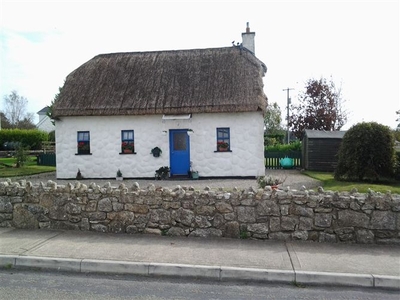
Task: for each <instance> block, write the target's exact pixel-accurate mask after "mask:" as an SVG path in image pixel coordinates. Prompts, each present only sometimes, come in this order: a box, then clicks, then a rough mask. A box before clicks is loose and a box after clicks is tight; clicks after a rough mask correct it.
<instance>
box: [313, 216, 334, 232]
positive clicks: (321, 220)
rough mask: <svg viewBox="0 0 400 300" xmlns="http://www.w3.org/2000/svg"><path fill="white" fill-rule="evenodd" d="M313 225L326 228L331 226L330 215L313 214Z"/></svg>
mask: <svg viewBox="0 0 400 300" xmlns="http://www.w3.org/2000/svg"><path fill="white" fill-rule="evenodd" d="M314 224H315V226H317V227H322V228H328V227H330V226H331V225H332V215H331V214H326V213H317V214H315V219H314Z"/></svg>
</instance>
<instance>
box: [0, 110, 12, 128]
mask: <svg viewBox="0 0 400 300" xmlns="http://www.w3.org/2000/svg"><path fill="white" fill-rule="evenodd" d="M0 122H1V124H0V125H1V126H0V129H9V128H11V124H10V121H8V119H7V117H6V115H5V114H4V113H3V112H2V111H0Z"/></svg>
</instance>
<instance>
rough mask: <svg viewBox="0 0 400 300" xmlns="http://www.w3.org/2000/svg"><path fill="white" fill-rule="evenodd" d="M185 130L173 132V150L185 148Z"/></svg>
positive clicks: (183, 149)
mask: <svg viewBox="0 0 400 300" xmlns="http://www.w3.org/2000/svg"><path fill="white" fill-rule="evenodd" d="M186 140H187V133H186V132H176V133H174V150H175V151H185V150H186V147H187V145H186Z"/></svg>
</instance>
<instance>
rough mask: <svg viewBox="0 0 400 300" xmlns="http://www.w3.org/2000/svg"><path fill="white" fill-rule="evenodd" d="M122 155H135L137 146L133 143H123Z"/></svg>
mask: <svg viewBox="0 0 400 300" xmlns="http://www.w3.org/2000/svg"><path fill="white" fill-rule="evenodd" d="M121 149H122V153H133V152H134V151H135V144H134V143H133V142H122V144H121Z"/></svg>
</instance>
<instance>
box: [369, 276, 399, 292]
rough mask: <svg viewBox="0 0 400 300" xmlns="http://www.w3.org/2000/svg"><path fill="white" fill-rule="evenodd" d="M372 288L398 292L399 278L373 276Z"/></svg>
mask: <svg viewBox="0 0 400 300" xmlns="http://www.w3.org/2000/svg"><path fill="white" fill-rule="evenodd" d="M373 277H374V287H377V288H390V289H397V290H400V276H386V275H373Z"/></svg>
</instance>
